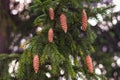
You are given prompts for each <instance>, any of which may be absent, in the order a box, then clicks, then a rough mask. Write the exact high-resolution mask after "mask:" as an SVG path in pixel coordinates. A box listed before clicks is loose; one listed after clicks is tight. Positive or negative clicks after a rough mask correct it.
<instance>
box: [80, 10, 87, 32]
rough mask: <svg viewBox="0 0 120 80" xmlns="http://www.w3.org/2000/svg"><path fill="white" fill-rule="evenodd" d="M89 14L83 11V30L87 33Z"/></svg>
mask: <svg viewBox="0 0 120 80" xmlns="http://www.w3.org/2000/svg"><path fill="white" fill-rule="evenodd" d="M87 24H88V23H87V14H86V12H85V10H83V11H82V27H81V30H83V31H86V30H87Z"/></svg>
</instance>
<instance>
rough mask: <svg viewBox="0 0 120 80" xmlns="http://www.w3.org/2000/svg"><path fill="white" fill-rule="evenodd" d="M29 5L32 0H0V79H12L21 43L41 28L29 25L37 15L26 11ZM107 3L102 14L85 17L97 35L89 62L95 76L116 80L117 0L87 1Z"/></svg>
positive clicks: (119, 62) (119, 64) (119, 54)
mask: <svg viewBox="0 0 120 80" xmlns="http://www.w3.org/2000/svg"><path fill="white" fill-rule="evenodd" d="M30 5H32V0H0V79H3V77H4V80H7V79H8V78H10V79H12V80H13V79H15V78H16V72H17V68H18V65H19V63H18V60H19V58H20V55H21V54H22V52H23V51H24V49H25V48H26V47H24V44H25V42H26V41H27V40H28V39H30V38H32V37H33V36H34V35H36V34H37V33H39V32H40V31H41V27H40V26H37V27H35V26H34V24H33V22H34V20H35V18H36V16H38V15H37V13H35V12H33V11H32V10H29V8H30ZM109 5H113V6H114V7H112V8H110V9H106V12H105V14H104V15H103V13H101V14H100V13H99V14H96V15H93V16H94V17H90V18H89V19H88V23H89V24H90V25H91V26H92V27H93V29H95V31H96V33H97V36H98V37H97V39H96V41H95V43H94V46H95V53H93V55H92V57H93V65H94V66H95V73H97V74H98V75H100V74H104V75H105V76H106V77H107V78H108V79H109V80H120V0H100V2H99V3H98V2H97V3H96V2H94V1H91V6H92V7H91V8H93V9H94V8H95V7H98V8H100V7H107V6H109ZM84 6H85V7H86V5H85V4H84ZM3 68H4V69H3Z"/></svg>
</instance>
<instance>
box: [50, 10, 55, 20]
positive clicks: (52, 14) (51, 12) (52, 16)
mask: <svg viewBox="0 0 120 80" xmlns="http://www.w3.org/2000/svg"><path fill="white" fill-rule="evenodd" d="M49 17H50V19H51V20H54V9H53V8H49Z"/></svg>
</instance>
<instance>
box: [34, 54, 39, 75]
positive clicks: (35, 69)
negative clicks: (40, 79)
mask: <svg viewBox="0 0 120 80" xmlns="http://www.w3.org/2000/svg"><path fill="white" fill-rule="evenodd" d="M33 68H34V71H35V73H37V72H38V70H39V56H38V55H37V54H36V55H34V58H33Z"/></svg>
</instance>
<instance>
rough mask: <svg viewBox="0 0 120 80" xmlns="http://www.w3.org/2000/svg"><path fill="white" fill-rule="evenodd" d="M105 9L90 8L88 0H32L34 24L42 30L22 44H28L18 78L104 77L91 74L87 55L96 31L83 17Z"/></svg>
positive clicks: (103, 11)
mask: <svg viewBox="0 0 120 80" xmlns="http://www.w3.org/2000/svg"><path fill="white" fill-rule="evenodd" d="M94 1H95V2H97V1H99V0H94ZM84 5H87V6H88V7H85V6H84ZM108 8H111V7H109V6H108V7H107V8H104V7H103V8H94V9H92V7H91V1H88V0H81V1H80V0H34V1H33V5H32V6H31V10H32V11H33V12H35V13H39V16H38V17H37V18H36V19H35V21H34V24H35V26H40V27H41V28H42V30H41V31H40V32H39V34H37V35H35V36H34V37H33V38H32V39H31V40H29V41H27V43H26V44H25V46H28V47H27V49H26V50H25V51H24V53H23V54H22V56H21V59H20V61H19V69H18V76H17V77H18V79H19V80H58V79H60V77H61V76H64V77H65V78H66V79H67V80H70V79H72V80H76V79H77V78H78V77H80V78H82V79H83V80H86V79H87V80H97V79H98V78H101V79H102V80H106V78H105V77H104V76H103V75H97V74H95V73H94V67H93V65H92V58H91V57H90V56H91V55H92V53H93V52H94V47H93V46H92V44H93V42H94V40H95V39H96V34H95V32H94V30H93V29H92V27H91V26H90V25H89V24H88V23H87V19H88V18H90V17H93V16H94V17H96V16H95V14H97V13H102V14H104V13H105V11H106V9H108ZM46 73H49V74H50V75H51V76H50V77H49V78H48V77H47V76H46ZM83 75H84V76H83Z"/></svg>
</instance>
